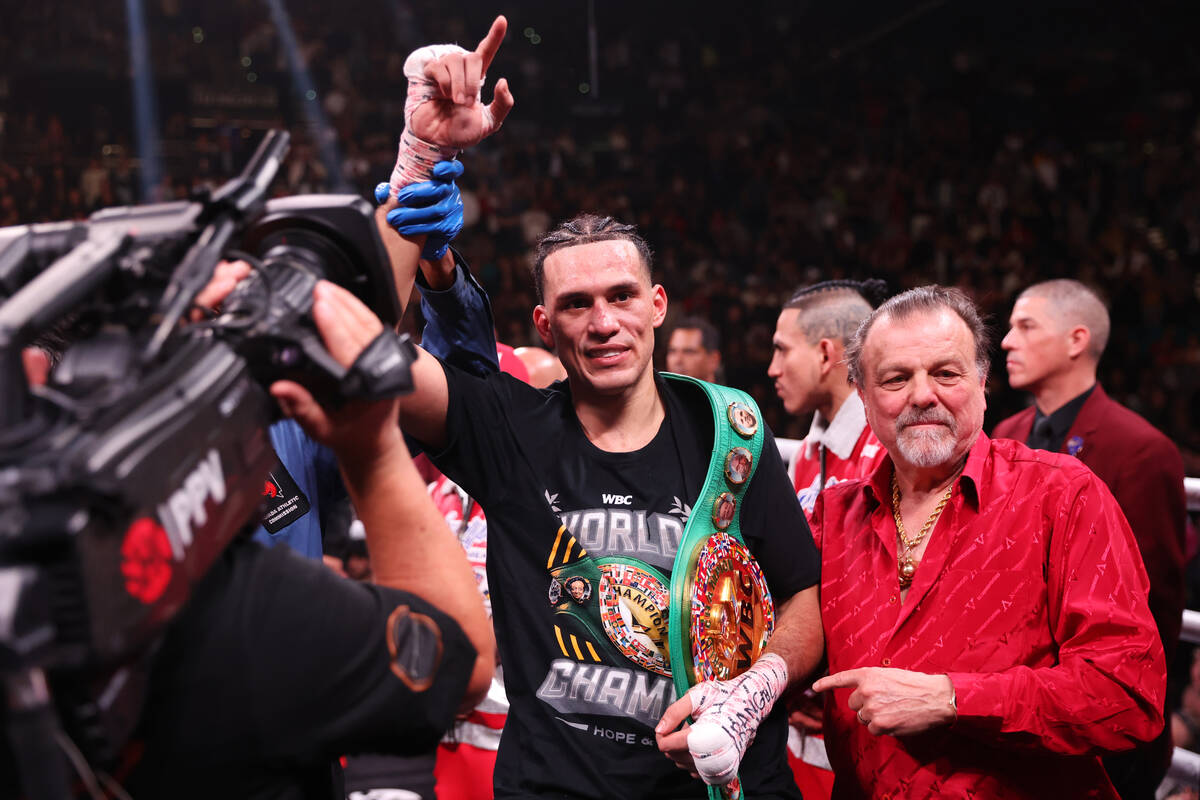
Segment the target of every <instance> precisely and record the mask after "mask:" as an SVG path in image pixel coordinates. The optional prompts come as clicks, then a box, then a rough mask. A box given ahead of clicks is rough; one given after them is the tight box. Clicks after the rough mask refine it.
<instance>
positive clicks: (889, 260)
mask: <svg viewBox="0 0 1200 800" xmlns="http://www.w3.org/2000/svg"><path fill="white" fill-rule="evenodd" d="M126 5H127V4H126V3H125V2H117V1H116V0H96V1H95V2H89V3H86V4H81V3H66V2H59V1H58V0H51V1H50V2H21V3H19V4H14V3H13V2H12V0H4V2H3V3H2V4H0V13H2V17H0V18H2V19H3V20H4V24H3V26H0V225H13V224H21V223H28V222H35V221H42V220H56V219H66V218H78V217H83V216H86V215H87V214H88V213H90V212H91V211H93V210H95V209H96V208H100V207H104V206H108V205H116V204H126V203H134V202H146V201H147V200H149V199H152V198H153V199H161V198H173V197H180V196H186V195H187V194H188V193H189V192H190V191H191V190H192V189H193V187H196V186H199V185H205V184H208V185H216V184H219V183H220V182H221V181H222V180H224V179H225V178H227V177H229V176H230V175H232V174H234V173H236V172H237V171H238V169H240V166H241V165H242V164H243V163H244V162H245V160H246V158H247V157H248V155H249V153H250V152H252V150H253V147H254V146H255V145H256V144H257V142H258V140H259V138H260V137H261V135H262V133H263V131H264V130H266V129H267V128H269V127H271V126H284V127H287V128H288V129H290V130H291V131H292V132H293V135H294V145H293V149H292V153H291V156H290V158H289V161H288V163H287V164H286V166H285V170H284V172H285V174H284V176H283V178H282V179H281V180H280V181H279V182H278V183H277V189H278V191H279V192H280V193H281V194H291V193H298V192H313V191H329V190H338V191H355V192H359V193H362V194H364V195H365V194H368V193H369V191H370V189H371V187H372V186H374V184H375V183H376V182H377V181H379V180H386V179H387V177H388V175H389V173H390V171H391V167H392V163H393V161H394V159H395V146H396V139H397V136H398V134H399V132H400V130H401V128H402V126H403V118H402V109H403V103H404V96H405V81H404V78H403V75H402V71H401V68H402V65H403V61H404V58H405V56H406V55H407V53H408V52H409V51H410V50H412V49H413V48H414V47H416V46H419V45H420V44H423V43H427V42H431V41H458V42H459V43H461V44H463V45H465V46H468V47H474V45H475V44H476V42H477V41H478V38H479V37H480V36H482V34H483V33H484V32H486V30H487V27H488V24H489V23H490V21H491V19H492V17H493V15H494V14H495V13H497V12H503V13H504V14H506V15H507V16H508V19H509V36H508V40H507V41H506V42H505V45H504V47H503V48H502V50H501V53H500V55H499V57H498V58H497V60H496V63H495V64H494V65H493V67H492V69H491V71H490V72H491V76H492V77H493V78H495V77H499V76H507V77H508V79H509V81H510V84H511V85H512V89H513V92H514V94H515V96H516V99H517V106H516V109H515V110H514V112H513V114H512V116H511V117H510V118H509V121H508V123H506V125H505V127H504V129H503V130H502V131H501V132H500V133H498V134H497V135H496V136H495V137H493V139H491V140H490V141H488V142H486V143H484V144H483V145H482V146H480V147H479V148H477V149H476V150H474V151H472V152H468V153H466V154H465V155H464V156H463V159H462V160H463V162H464V164H465V166H466V175H465V176H464V177H463V179H462V180H461V182H460V183H461V186H462V187H463V189H464V194H465V195H466V202H467V205H468V216H469V224H468V227H467V228H466V229H465V230H464V231H463V233H462V235H461V236H460V239H459V242H460V244H461V246H462V247H463V249H464V250H465V252H466V254H467V256H468V258H469V260H470V262H471V263H472V265H473V267H474V269H475V271H476V272H477V273H478V274H479V276H480V277H481V279H482V280H483V281H484V283H485V286H486V288H487V289H488V291H489V292H490V294H491V296H492V299H493V303H494V304H495V307H496V311H497V315H498V316H497V321H498V326H499V334H500V337H501V340H502V341H505V342H506V343H508V344H511V345H514V346H517V345H522V344H535V343H537V341H536V337H535V335H534V333H533V330H532V326H531V323H530V316H529V311H530V309H531V308H532V307H533V305H534V299H533V293H532V290H531V288H530V286H529V281H528V278H527V271H526V270H527V264H528V254H529V250H530V243H531V242H532V241H533V240H534V239H536V237H537V235H538V234H540V233H541V232H542V231H544V230H545V229H546V228H547V227H548V226H550V225H553V224H555V223H557V222H558V221H560V220H562V219H564V218H567V217H570V216H572V215H574V214H575V213H577V212H579V211H583V210H590V211H603V212H606V213H611V214H614V215H616V216H618V217H620V218H622V219H624V220H627V221H632V222H636V223H637V224H638V225H639V226H640V228H641V230H642V232H643V234H644V235H645V236H646V238H647V239H648V240H649V241H650V243H651V245H652V246H653V248H654V249H655V252H656V262H657V263H656V267H657V270H658V274H657V276H656V277H657V279H658V280H661V281H662V282H663V283H664V284H665V285H666V287H667V290H668V294H669V296H670V297H671V309H672V311H671V319H670V320H669V324H670V322H671V321H673V320H674V319H675V318H677V317H678V316H679V315H680V314H682V313H684V312H687V313H697V314H701V315H705V316H708V317H709V318H711V319H712V320H713V322H714V323H716V324H717V325H718V327H719V328H720V329H721V331H722V333H723V335H724V346H723V350H724V356H725V361H726V364H727V367H726V374H725V377H726V380H727V382H729V383H732V384H734V385H736V386H740V387H742V388H745V389H747V390H749V391H751V392H752V393H753V394H754V395H755V396H756V397H757V398H758V400H759V401H760V403H762V405H763V407H764V409H765V413H766V415H767V418H768V421H769V422H770V423H771V425H772V427H773V428H775V430H776V431H777V432H778V433H779V434H780V435H783V436H791V437H799V436H802V435H803V434H804V432H805V431H806V430H807V420H796V419H789V418H787V417H786V416H785V415H784V414H783V412H782V409H781V408H780V406H779V404H778V402H777V401H776V399H775V397H774V393H773V391H772V387H771V384H770V381H769V380H768V379H767V378H766V365H767V361H768V360H769V358H770V341H771V334H772V331H773V328H774V322H775V317H776V315H777V313H778V310H779V308H780V306H781V305H782V303H783V302H784V301H785V300H786V299H787V297H788V296H789V295H790V294H791V292H792V291H794V290H795V289H796V288H797V287H798V286H801V285H803V284H806V283H810V282H814V281H817V280H824V279H829V278H837V277H881V278H885V279H886V280H887V281H888V282H889V283H890V284H891V286H892V287H893V288H894V289H901V288H906V287H910V286H915V285H920V284H923V283H928V282H934V281H936V282H940V283H945V284H954V285H959V286H961V287H963V288H964V289H966V290H967V291H969V292H970V293H971V294H972V295H973V296H974V297H975V298H976V299H977V300H978V301H979V302H980V304H981V305H982V306H983V308H984V309H985V310H986V311H987V312H988V313H989V314H990V315H991V320H992V322H993V327H994V332H995V333H996V340H997V342H998V341H999V338H1000V336H1002V335H1003V333H1004V330H1005V320H1006V319H1007V316H1008V313H1009V311H1010V310H1011V306H1012V301H1013V298H1014V296H1015V294H1016V293H1017V292H1018V291H1019V290H1020V289H1021V288H1022V287H1024V286H1026V285H1028V284H1029V283H1032V282H1034V281H1036V280H1040V279H1044V278H1048V277H1059V276H1070V277H1077V278H1079V279H1081V280H1084V281H1086V282H1089V283H1092V284H1094V285H1096V286H1097V288H1099V289H1100V290H1101V291H1102V292H1103V293H1104V294H1105V295H1106V297H1107V299H1108V300H1109V302H1110V305H1111V312H1112V317H1113V335H1112V338H1111V340H1110V343H1109V348H1108V353H1107V354H1106V356H1105V358H1104V360H1103V362H1102V364H1101V380H1102V382H1103V383H1104V385H1105V388H1106V390H1107V391H1108V392H1109V393H1110V394H1112V395H1113V396H1114V397H1115V398H1116V399H1118V400H1119V401H1120V402H1122V403H1124V404H1126V405H1128V406H1130V407H1132V408H1134V409H1135V410H1137V411H1138V412H1139V413H1141V414H1142V415H1144V416H1145V417H1147V418H1148V419H1149V420H1150V421H1151V422H1152V423H1154V424H1155V425H1157V426H1158V427H1160V428H1161V429H1163V430H1164V431H1165V432H1166V433H1167V434H1168V435H1169V436H1171V437H1172V438H1173V439H1174V440H1175V441H1176V442H1177V443H1178V444H1179V446H1180V448H1181V450H1182V451H1183V453H1184V457H1185V460H1186V462H1187V470H1188V473H1189V474H1192V475H1200V426H1197V424H1196V422H1195V420H1196V418H1197V417H1198V416H1200V314H1198V313H1197V312H1198V311H1200V300H1198V293H1200V280H1198V277H1197V272H1198V270H1197V264H1198V260H1200V182H1198V181H1197V178H1198V177H1200V170H1198V166H1197V153H1198V150H1200V124H1198V116H1197V98H1196V95H1195V87H1197V86H1200V61H1198V56H1197V49H1196V48H1195V46H1194V43H1193V41H1192V40H1191V38H1190V37H1191V35H1192V32H1193V31H1194V25H1192V23H1191V15H1190V14H1189V13H1188V12H1187V5H1188V4H1185V3H1166V2H1148V3H1141V4H1136V5H1135V4H1125V3H1095V2H1089V3H1084V2H1053V1H1051V2H1039V3H1033V2H1009V3H1003V4H994V3H977V2H973V1H970V2H969V1H968V0H958V1H957V2H955V1H954V0H944V1H942V2H937V1H935V2H926V3H910V2H855V3H813V2H797V3H764V2H753V0H751V1H750V2H736V3H729V4H714V3H690V4H682V3H658V2H649V1H648V0H643V2H638V3H634V2H625V1H624V0H597V2H595V3H594V17H595V30H596V34H597V36H596V40H597V45H598V47H597V49H596V59H595V61H596V67H597V69H596V72H595V74H593V72H592V70H591V62H590V59H589V47H588V9H589V5H588V3H587V2H586V0H541V1H539V2H532V1H531V2H520V3H509V4H507V5H499V6H497V5H492V4H484V3H480V2H460V3H456V4H453V5H452V6H451V5H450V4H446V3H441V2H436V3H435V2H427V1H425V0H420V1H418V2H400V0H390V2H378V1H377V2H365V0H339V2H336V3H330V2H316V1H315V0H299V1H296V0H292V1H291V2H288V3H287V5H286V13H287V14H288V16H289V17H290V29H291V32H292V34H293V35H294V38H295V40H296V41H297V42H298V51H299V52H298V53H297V57H298V58H299V59H301V60H302V61H303V63H305V64H306V65H307V75H306V76H305V77H304V78H303V79H298V78H297V75H296V74H295V72H294V71H293V69H292V68H291V67H290V66H289V58H288V51H287V48H286V47H284V46H283V44H282V42H283V40H285V39H286V38H288V37H287V36H280V31H281V26H280V25H278V24H276V23H274V22H273V21H272V16H271V11H270V6H269V5H268V4H267V3H265V2H262V1H261V0H254V2H250V1H249V0H234V1H233V2H219V3H214V2H209V3H201V2H196V0H147V2H145V3H144V25H145V29H146V31H147V35H148V47H149V56H150V58H149V66H148V68H147V69H140V70H139V72H140V74H141V75H143V76H144V77H146V78H147V79H149V81H150V82H151V85H152V87H153V98H154V101H155V104H156V113H155V115H154V117H153V128H154V129H155V130H156V131H157V133H158V135H159V137H160V138H161V152H162V156H163V160H162V165H163V166H162V171H161V179H160V180H157V181H155V185H154V186H153V188H152V189H151V191H150V192H148V193H147V192H146V191H145V190H143V188H142V180H143V172H145V173H146V174H153V168H152V165H151V162H142V161H141V160H140V159H139V145H138V137H137V133H136V130H135V124H134V118H135V116H134V102H133V96H134V95H133V88H132V86H133V83H132V80H131V73H132V69H131V66H130V64H131V59H130V36H129V32H128V31H129V28H128V22H127V15H126ZM309 88H311V89H312V94H311V96H310V97H307V98H306V97H305V95H304V92H305V91H306V90H307V89H309ZM485 97H486V98H487V99H490V87H489V89H488V90H487V92H486V93H485ZM314 112H316V114H314ZM317 115H319V118H318V116H317ZM665 341H666V337H665V336H660V346H661V345H662V344H663V343H665ZM996 352H997V353H998V352H999V351H998V350H997V351H996ZM993 361H994V363H995V365H996V368H995V369H994V371H993V376H992V380H991V392H990V398H989V406H990V408H989V413H988V422H987V424H988V426H989V427H990V426H991V425H992V424H994V422H995V421H996V420H998V419H1000V418H1001V417H1002V416H1004V415H1007V414H1009V413H1012V412H1013V411H1015V410H1016V409H1018V408H1020V407H1021V405H1022V404H1023V403H1024V402H1026V401H1027V400H1026V398H1025V397H1024V396H1023V395H1021V394H1019V393H1015V392H1013V391H1011V390H1010V389H1008V387H1007V384H1006V381H1005V376H1004V369H1003V359H1002V358H994V359H993Z"/></svg>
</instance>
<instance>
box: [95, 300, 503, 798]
mask: <svg viewBox="0 0 1200 800" xmlns="http://www.w3.org/2000/svg"><path fill="white" fill-rule="evenodd" d="M313 294H314V307H313V316H314V319H315V320H316V324H317V327H318V329H319V331H320V333H321V335H322V338H323V340H324V342H325V344H326V347H327V348H328V349H329V351H330V353H331V354H332V355H333V357H334V358H335V359H337V360H338V361H339V362H340V363H342V364H343V365H346V366H349V365H350V364H352V363H353V362H354V361H355V359H356V357H357V356H358V354H359V353H360V352H361V351H362V350H363V349H364V348H365V347H366V345H367V344H369V343H370V342H372V341H373V340H374V339H375V338H376V337H377V336H379V335H380V334H381V333H382V332H383V330H384V328H383V325H382V323H381V322H380V321H379V320H378V319H377V318H376V317H375V316H374V314H373V313H372V312H371V311H370V310H368V309H367V308H366V306H364V305H362V303H360V302H359V301H358V300H357V298H355V297H354V296H353V295H351V294H350V293H349V292H347V291H346V290H344V289H342V288H341V287H338V286H336V285H334V284H331V283H327V282H321V283H320V284H318V285H317V287H316V289H315V290H314V293H313ZM389 335H390V334H389ZM271 393H272V395H273V396H274V397H275V398H276V400H277V401H278V402H279V404H280V407H281V408H282V409H283V411H284V412H285V413H286V414H287V415H288V416H290V417H291V418H293V419H294V420H296V421H297V422H298V423H299V424H300V425H301V426H302V427H303V428H304V430H305V432H306V433H307V434H308V435H309V436H311V437H312V438H313V439H314V440H315V441H317V442H320V443H321V444H322V445H325V446H327V447H329V448H331V449H332V451H333V452H334V454H335V455H336V456H337V459H338V462H339V464H340V469H341V473H342V478H343V480H344V481H345V485H346V487H347V489H348V491H349V493H350V497H351V499H352V500H353V502H354V504H355V507H356V508H357V509H358V512H359V515H360V517H361V519H362V521H363V523H364V525H365V528H366V532H367V539H368V544H369V551H370V557H371V566H372V571H373V573H374V576H375V585H366V584H361V583H357V582H354V581H347V580H344V579H341V578H339V577H337V576H336V575H335V574H334V573H332V572H331V571H329V570H328V569H326V568H325V567H323V566H322V565H321V564H320V562H317V561H311V560H306V559H303V558H300V557H298V556H297V555H295V554H294V553H292V552H291V551H290V550H289V549H287V548H275V549H266V548H263V547H261V546H260V545H258V544H257V543H254V542H252V541H250V540H249V539H241V540H239V541H236V542H234V543H233V544H232V545H230V546H229V548H227V550H226V551H225V553H223V554H222V556H221V557H220V558H219V559H218V561H217V562H216V563H215V564H214V566H213V567H212V569H211V570H210V571H209V573H208V574H207V575H206V576H205V577H204V578H203V579H202V581H201V582H200V583H199V584H197V586H196V589H195V591H194V593H193V595H192V597H191V599H190V601H189V603H188V606H187V607H186V608H185V609H184V611H182V612H181V613H180V615H179V617H178V618H177V619H176V620H175V622H174V623H173V624H172V626H171V627H170V628H169V629H168V631H167V633H166V635H165V636H164V639H163V641H162V644H161V647H160V648H159V650H158V651H157V653H156V654H155V655H154V661H153V664H152V668H151V673H150V682H149V689H148V692H147V695H146V702H145V706H144V708H143V711H142V715H141V718H140V720H139V723H138V727H137V730H136V733H135V737H134V741H133V742H132V743H131V745H130V746H128V747H127V748H126V751H125V755H126V758H125V761H124V763H122V765H121V766H120V768H119V769H118V770H117V774H116V777H117V779H118V780H119V781H121V782H122V783H123V784H125V785H126V787H127V788H128V790H129V792H130V794H131V795H132V796H134V797H138V798H146V797H168V796H169V797H206V798H207V797H272V798H317V797H321V798H328V797H337V798H341V797H343V796H344V793H343V792H342V791H341V785H340V775H339V774H338V773H337V771H336V770H335V769H332V768H331V764H332V763H334V761H335V759H336V758H337V756H339V755H341V754H344V753H354V752H363V751H374V752H382V751H388V752H419V751H426V750H429V749H430V748H431V747H433V746H434V745H435V744H436V742H437V740H438V738H439V737H440V736H441V734H442V732H443V731H444V730H445V729H446V728H448V727H449V725H450V723H451V722H452V721H453V719H454V716H455V714H456V713H457V712H458V711H459V710H465V709H467V708H470V707H471V706H473V705H474V704H475V703H477V702H478V701H479V700H480V699H481V698H482V696H483V694H484V693H485V692H486V690H487V687H488V685H489V681H490V678H491V674H492V669H493V665H494V650H493V648H494V645H493V641H492V634H491V631H490V627H489V625H488V621H487V618H486V616H485V614H484V611H483V607H482V603H481V602H480V599H479V595H478V593H477V592H476V590H475V582H474V578H473V576H472V573H471V571H470V568H469V566H468V564H467V562H466V559H465V558H464V556H463V552H462V549H461V548H460V547H459V545H458V542H457V540H456V539H455V538H454V536H453V534H451V532H450V531H449V529H448V528H447V527H446V523H445V521H444V519H443V518H442V517H441V515H440V514H439V512H438V511H437V510H436V508H435V507H434V505H433V503H432V501H431V500H430V499H429V496H428V495H427V493H426V492H425V487H424V484H423V482H422V480H421V477H420V476H419V475H418V473H417V471H416V468H415V467H414V465H413V463H412V459H411V458H410V456H409V453H408V450H407V447H406V446H405V444H404V440H403V437H402V435H401V433H400V429H399V426H398V424H397V414H398V405H399V404H398V401H396V400H394V399H393V400H387V401H380V402H375V403H363V402H352V403H347V404H346V405H345V406H344V407H342V408H340V409H336V410H334V409H324V408H322V407H321V406H319V405H318V404H317V403H316V402H315V401H314V400H313V398H312V396H311V395H310V394H309V393H308V392H307V391H306V390H305V389H304V388H303V387H301V386H299V385H298V384H295V383H291V382H287V381H279V382H277V383H275V384H274V385H273V386H272V387H271Z"/></svg>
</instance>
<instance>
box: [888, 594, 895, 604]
mask: <svg viewBox="0 0 1200 800" xmlns="http://www.w3.org/2000/svg"><path fill="white" fill-rule="evenodd" d="M888 602H889V603H895V602H896V595H892V596H891V597H889V598H888Z"/></svg>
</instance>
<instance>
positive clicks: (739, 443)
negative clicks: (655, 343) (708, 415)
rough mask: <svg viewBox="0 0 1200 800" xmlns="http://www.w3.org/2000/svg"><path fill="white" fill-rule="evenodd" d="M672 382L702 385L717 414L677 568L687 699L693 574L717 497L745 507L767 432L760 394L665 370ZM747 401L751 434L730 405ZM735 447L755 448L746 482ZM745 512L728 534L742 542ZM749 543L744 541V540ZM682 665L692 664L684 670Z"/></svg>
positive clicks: (675, 642)
mask: <svg viewBox="0 0 1200 800" xmlns="http://www.w3.org/2000/svg"><path fill="white" fill-rule="evenodd" d="M663 377H665V378H668V379H670V380H676V381H684V382H687V383H691V384H692V385H694V386H697V387H699V388H700V389H701V390H702V391H703V392H704V394H705V396H706V397H707V398H708V401H709V406H710V407H711V409H712V417H713V447H712V458H711V459H710V460H709V462H708V475H707V476H706V477H705V479H704V485H703V486H702V487H701V489H700V495H699V496H698V497H697V498H696V502H694V503H693V504H692V512H691V514H690V515H689V516H688V523H687V527H685V528H684V530H683V539H682V541H681V542H680V544H679V550H678V552H677V553H676V554H675V564H674V566H673V567H672V568H671V606H670V619H669V622H668V631H669V641H670V652H671V667H672V668H671V677H672V679H673V680H674V682H675V693H676V696H677V697H682V696H683V694H684V692H686V691H687V690H688V689H690V688H691V687H692V685H693V684H694V683H695V680H694V678H695V676H694V675H693V673H692V669H691V661H692V653H691V647H690V646H689V644H688V640H689V634H688V631H689V629H690V625H691V610H692V598H691V597H690V596H686V597H685V596H684V595H685V594H686V593H687V584H688V578H689V577H690V576H692V575H693V574H694V572H695V563H696V557H697V555H698V554H699V551H700V548H701V547H703V545H704V542H705V541H707V540H708V537H709V536H711V535H712V534H713V533H715V532H716V531H717V530H718V529H717V526H716V525H715V524H714V522H713V511H714V508H713V506H714V504H715V503H716V501H717V498H718V497H720V496H721V495H722V494H723V493H726V492H728V493H729V494H731V495H732V496H733V498H734V500H735V501H736V502H737V508H738V509H740V508H741V501H742V498H743V496H744V495H745V494H746V489H747V488H749V486H750V482H751V480H753V478H754V472H755V471H756V470H757V469H758V457H759V455H760V454H761V453H762V443H763V431H762V423H761V421H759V418H760V414H759V410H758V404H757V403H755V402H754V398H752V397H751V396H750V395H748V394H746V393H745V392H743V391H740V390H738V389H734V388H732V387H729V386H720V385H718V384H715V383H706V382H705V381H700V380H696V379H695V378H689V377H687V376H685V375H673V374H671V373H666V372H664V373H663ZM736 404H741V405H743V406H745V407H746V408H748V409H749V410H750V412H751V413H752V414H753V415H754V419H755V423H756V424H755V426H754V433H753V434H752V435H751V436H745V435H743V434H741V433H738V432H737V430H736V429H735V428H734V425H733V423H732V422H731V421H730V408H731V406H735V405H736ZM735 447H744V448H746V449H747V450H749V451H750V455H751V462H750V474H748V475H747V476H746V479H745V480H744V481H743V482H742V483H741V484H734V483H732V482H731V481H730V480H729V479H728V478H727V477H726V475H725V467H726V459H727V458H728V456H729V452H730V451H731V450H732V449H733V448H735ZM740 517H741V514H740V513H735V514H734V516H733V521H732V522H730V524H729V527H727V528H725V533H727V534H729V535H730V536H732V537H733V538H735V539H737V540H738V541H739V542H741V541H742V531H741V523H740ZM743 543H744V542H743ZM680 665H687V666H686V667H685V668H684V669H680V668H679V666H680Z"/></svg>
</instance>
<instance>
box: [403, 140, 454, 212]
mask: <svg viewBox="0 0 1200 800" xmlns="http://www.w3.org/2000/svg"><path fill="white" fill-rule="evenodd" d="M458 152H459V151H458V150H455V149H454V148H452V147H439V146H437V145H436V144H431V143H430V142H426V141H424V140H422V139H419V138H418V137H417V136H415V135H414V134H413V133H412V132H411V131H409V129H408V128H407V127H406V128H405V129H404V130H403V131H402V132H401V133H400V149H399V152H398V153H397V154H396V166H395V167H394V168H393V169H392V177H391V178H390V179H389V180H388V183H389V184H390V185H391V193H392V197H395V196H396V193H397V192H399V191H400V190H401V189H403V188H404V187H405V186H408V185H409V184H411V183H420V182H421V181H427V180H429V179H430V178H432V177H433V168H434V167H435V166H436V165H437V163H438V162H439V161H452V160H453V159H454V158H455V157H456V156H457V155H458Z"/></svg>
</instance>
